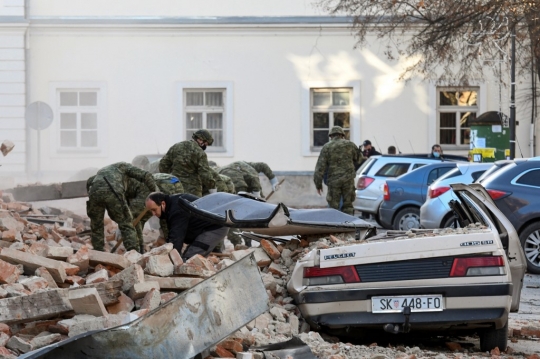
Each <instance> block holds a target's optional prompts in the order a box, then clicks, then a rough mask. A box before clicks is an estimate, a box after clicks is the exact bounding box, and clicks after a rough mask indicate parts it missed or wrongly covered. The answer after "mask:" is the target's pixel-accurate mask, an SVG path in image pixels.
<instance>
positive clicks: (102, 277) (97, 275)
mask: <svg viewBox="0 0 540 359" xmlns="http://www.w3.org/2000/svg"><path fill="white" fill-rule="evenodd" d="M108 280H109V272H107V270H106V269H102V270H99V271H97V272H94V273H92V274H89V275H87V276H86V284H92V283H99V282H106V281H108Z"/></svg>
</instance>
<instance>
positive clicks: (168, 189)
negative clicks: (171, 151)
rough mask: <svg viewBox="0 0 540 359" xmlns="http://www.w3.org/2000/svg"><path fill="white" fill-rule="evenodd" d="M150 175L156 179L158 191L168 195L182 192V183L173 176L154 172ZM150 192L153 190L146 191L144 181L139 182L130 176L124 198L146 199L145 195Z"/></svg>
mask: <svg viewBox="0 0 540 359" xmlns="http://www.w3.org/2000/svg"><path fill="white" fill-rule="evenodd" d="M152 177H153V178H154V180H155V181H156V185H157V188H158V190H159V192H162V193H165V194H169V195H172V194H177V193H184V188H183V187H182V183H181V182H180V180H179V179H178V178H176V177H175V176H173V175H171V174H168V173H154V174H153V175H152ZM151 192H154V191H148V188H146V186H145V185H144V183H142V182H139V181H137V180H136V179H133V178H130V179H129V183H128V190H127V191H126V198H127V199H128V200H130V199H133V198H136V197H138V198H144V199H146V197H147V196H148V195H149V194H150V193H151Z"/></svg>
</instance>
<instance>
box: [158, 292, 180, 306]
mask: <svg viewBox="0 0 540 359" xmlns="http://www.w3.org/2000/svg"><path fill="white" fill-rule="evenodd" d="M176 296H177V294H176V293H174V292H167V293H161V302H160V304H164V303H167V302H168V301H170V300H172V299H174V297H176Z"/></svg>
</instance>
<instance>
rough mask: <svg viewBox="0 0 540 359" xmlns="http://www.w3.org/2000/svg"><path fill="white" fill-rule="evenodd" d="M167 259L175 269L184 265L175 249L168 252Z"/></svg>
mask: <svg viewBox="0 0 540 359" xmlns="http://www.w3.org/2000/svg"><path fill="white" fill-rule="evenodd" d="M169 258H170V259H171V262H172V264H173V265H174V266H175V267H179V266H181V265H182V264H184V260H183V259H182V256H180V253H178V251H177V250H176V248H173V249H172V251H170V252H169Z"/></svg>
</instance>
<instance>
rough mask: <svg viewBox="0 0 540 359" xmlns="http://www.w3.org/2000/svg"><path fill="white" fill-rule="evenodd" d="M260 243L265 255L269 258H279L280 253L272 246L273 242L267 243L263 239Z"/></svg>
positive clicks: (267, 241)
mask: <svg viewBox="0 0 540 359" xmlns="http://www.w3.org/2000/svg"><path fill="white" fill-rule="evenodd" d="M260 243H261V248H262V249H264V251H265V252H266V254H268V256H269V257H270V258H272V259H278V258H279V257H281V253H280V252H279V250H278V249H277V248H276V246H275V245H274V242H272V241H269V240H267V239H263V240H261V242H260Z"/></svg>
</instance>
